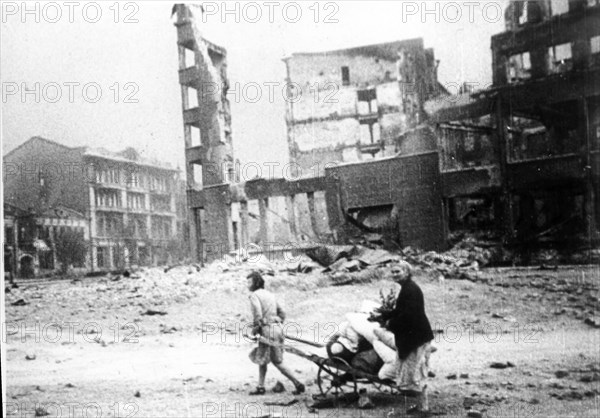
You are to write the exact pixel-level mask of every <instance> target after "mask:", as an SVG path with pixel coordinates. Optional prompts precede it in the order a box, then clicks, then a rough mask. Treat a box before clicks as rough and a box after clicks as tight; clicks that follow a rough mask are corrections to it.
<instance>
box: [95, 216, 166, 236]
mask: <svg viewBox="0 0 600 418" xmlns="http://www.w3.org/2000/svg"><path fill="white" fill-rule="evenodd" d="M150 223H151V236H148V227H147V225H148V224H147V218H146V217H130V219H129V228H127V229H126V228H125V223H124V219H123V217H122V216H118V215H116V214H110V215H107V214H99V215H98V217H97V219H96V235H97V236H111V235H113V236H119V237H120V236H123V235H126V234H128V235H132V237H133V238H156V239H167V238H171V235H172V230H171V218H169V217H160V216H153V217H152V218H151V221H150ZM125 238H127V237H125Z"/></svg>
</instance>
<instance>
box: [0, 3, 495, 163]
mask: <svg viewBox="0 0 600 418" xmlns="http://www.w3.org/2000/svg"><path fill="white" fill-rule="evenodd" d="M76 3H77V2H76ZM205 3H206V2H205ZM257 3H258V5H259V6H261V11H262V18H261V20H260V21H259V22H258V23H250V22H247V21H244V14H243V13H242V10H243V7H244V3H239V6H238V7H239V10H240V12H239V16H240V22H239V23H236V22H235V19H236V17H235V15H226V16H221V15H220V13H219V12H220V11H222V8H223V3H222V2H214V3H211V5H207V6H206V7H205V8H206V9H207V10H213V9H214V8H217V9H218V11H217V15H212V16H207V17H206V20H207V21H206V24H205V25H202V28H201V30H202V32H203V33H204V35H205V36H206V37H207V38H208V39H209V40H211V41H213V42H215V43H217V44H219V45H221V46H224V47H225V48H227V50H228V72H229V78H230V82H231V84H232V85H234V83H240V85H241V86H244V85H245V83H250V82H256V83H259V84H260V85H263V83H264V82H278V83H280V85H283V80H284V77H285V66H284V64H283V62H282V61H281V58H282V57H283V56H285V55H286V54H290V53H293V52H307V51H319V50H329V49H338V48H346V47H352V46H359V45H367V44H372V43H380V42H390V41H395V40H401V39H407V38H414V37H423V38H424V40H425V46H426V47H433V48H434V49H435V56H436V59H438V60H440V67H439V78H440V81H441V82H442V83H457V82H458V83H460V82H462V81H469V82H476V83H481V85H485V84H488V83H490V81H491V50H490V42H491V41H490V36H491V35H493V34H495V33H499V32H502V31H503V30H504V19H503V16H498V17H496V14H497V13H498V11H499V10H500V9H501V10H502V11H503V10H504V8H505V6H506V4H507V1H506V0H499V1H494V2H491V1H484V2H460V1H459V2H455V3H453V4H452V5H449V3H450V2H438V5H437V6H436V5H435V2H433V1H428V2H426V3H424V2H420V1H419V2H404V3H405V4H404V5H403V4H402V3H401V2H392V1H387V2H386V1H383V2H376V1H368V2H367V1H352V2H335V4H333V2H330V3H332V5H329V6H327V8H326V6H325V2H322V3H320V4H318V8H319V10H320V14H319V18H318V20H319V22H318V23H315V22H314V17H315V16H314V6H313V5H314V2H312V1H310V2H299V3H298V4H299V5H300V9H301V11H302V16H301V17H300V19H299V21H298V22H296V23H291V22H287V21H286V19H285V18H284V15H283V12H282V9H283V5H284V4H285V2H284V3H278V5H277V6H274V7H275V8H274V14H273V20H274V21H273V23H269V15H268V13H269V8H268V6H265V5H263V3H264V2H262V1H259V2H257ZM406 3H411V4H410V5H407V4H406ZM85 4H86V3H84V2H81V3H78V5H77V6H75V8H74V9H73V10H74V13H73V19H72V20H73V21H72V22H70V17H69V8H68V7H69V6H67V5H65V3H63V2H56V3H54V5H58V8H60V11H61V12H62V16H61V17H60V19H59V20H58V22H56V23H51V22H49V21H48V20H54V19H55V16H56V11H57V10H58V8H57V7H54V5H48V6H45V3H39V6H38V7H39V20H40V22H39V23H38V22H35V18H36V14H35V12H34V13H32V14H29V15H22V3H21V2H3V3H2V9H3V10H2V13H3V14H2V26H1V29H2V31H1V40H0V42H1V52H0V55H1V63H2V64H1V66H2V69H1V70H2V71H1V78H2V87H3V97H2V134H3V144H2V147H3V153H6V152H8V151H10V150H11V149H13V148H15V147H16V146H18V145H19V144H21V143H23V142H24V141H26V140H27V139H28V138H30V137H32V136H36V135H39V136H43V137H46V138H48V139H52V140H55V141H58V142H61V143H64V144H65V145H69V146H83V145H90V146H103V147H105V148H107V149H109V150H113V151H119V150H121V149H123V148H125V147H126V146H133V147H135V148H137V149H138V150H139V151H140V152H142V153H143V154H144V155H145V156H146V157H148V158H157V159H160V160H163V161H166V162H170V163H172V164H174V165H179V166H180V167H182V168H183V161H184V159H183V127H182V114H181V96H180V88H179V84H178V78H177V77H178V75H177V70H178V58H177V36H176V29H175V27H174V26H173V24H172V21H171V20H170V15H171V8H172V6H173V4H174V3H170V2H169V3H166V2H135V3H133V2H131V4H130V5H129V6H127V8H125V7H126V6H125V4H124V3H121V4H120V5H119V6H120V7H119V10H120V13H119V17H118V20H119V22H118V23H115V22H114V18H115V14H114V9H115V8H114V6H112V5H113V4H114V3H113V2H101V3H100V10H101V11H102V16H101V17H100V18H99V21H98V22H96V23H91V22H88V21H86V19H85V18H84V17H86V18H88V20H93V19H94V17H95V9H94V7H93V5H92V6H88V8H87V9H86V10H87V12H86V14H85V16H84V14H83V7H84V5H85ZM469 4H470V5H469ZM423 5H425V6H426V7H427V8H428V9H429V10H435V8H436V7H437V9H438V14H437V15H436V14H435V13H432V14H428V15H423V14H422V13H421V12H422V11H423ZM454 5H458V6H460V11H461V15H462V16H461V17H460V19H458V21H457V22H456V23H450V22H448V20H457V19H456V16H457V14H456V8H455V7H454ZM111 6H112V7H113V8H112V9H111ZM311 6H312V7H313V9H311ZM28 7H29V8H30V9H32V10H35V9H34V7H35V5H34V3H32V4H29V5H28ZM44 7H45V8H44ZM227 7H229V8H230V9H233V8H234V7H235V6H234V4H233V2H228V6H227ZM15 8H16V9H17V13H16V14H15V15H12V14H10V13H12V11H13V10H15ZM336 8H337V11H336ZM415 8H416V9H415ZM136 9H137V10H136ZM286 10H287V13H288V14H287V15H286V16H287V17H288V20H291V19H293V18H294V9H293V7H292V6H288V8H287V9H286ZM245 11H246V12H247V13H246V16H247V17H248V18H250V19H253V18H254V16H255V9H253V8H251V7H250V6H246V9H245ZM411 11H415V14H413V15H409V14H408V12H411ZM470 11H472V17H473V19H471V16H470V15H469V14H470ZM331 12H335V13H334V16H333V18H335V19H337V20H338V22H337V23H325V22H324V19H325V17H326V15H328V14H329V13H331ZM130 13H133V16H132V17H133V18H134V19H137V21H138V22H137V23H124V22H123V21H124V20H125V17H126V16H127V15H129V14H130ZM444 16H445V17H446V18H447V19H444ZM486 17H487V18H486ZM436 19H437V20H438V21H439V22H437V23H436V21H435V20H436ZM69 82H78V83H80V85H79V86H73V93H74V94H73V103H70V101H69V87H68V85H65V84H64V83H69ZM128 82H131V83H135V85H136V86H138V87H139V90H138V91H137V92H136V93H135V94H134V96H133V98H135V99H137V100H138V103H124V99H125V96H126V95H127V94H128V93H131V92H133V87H132V86H130V87H129V88H128V89H126V88H125V83H128ZM14 83H16V86H17V87H16V88H18V89H19V91H18V92H17V94H15V95H7V92H9V91H10V89H12V88H14V87H15V84H14ZM22 83H26V84H27V85H28V86H29V88H33V86H34V83H39V87H40V92H41V94H40V103H36V102H35V96H34V95H27V96H25V97H24V98H23V97H22V96H21V94H20V93H21V88H22ZM49 83H58V85H59V86H60V88H61V90H60V91H61V94H62V96H61V98H60V99H58V100H57V101H56V102H55V103H52V102H51V101H52V100H54V98H55V97H56V89H55V88H54V87H53V84H49ZM86 83H98V85H99V86H100V88H101V89H102V96H101V98H100V99H99V101H98V102H96V103H87V102H86V100H85V98H84V94H83V92H82V86H83V85H84V84H86ZM115 83H119V89H118V90H119V91H120V95H119V98H118V102H117V103H115V102H114V99H115V94H114V92H115V87H116V85H115ZM111 86H112V90H111ZM44 92H45V93H46V94H45V95H44V94H43V93H44ZM275 92H276V95H275V98H276V100H275V101H274V102H273V103H269V100H268V97H267V93H268V90H267V88H265V89H264V90H263V96H262V99H261V100H260V101H259V102H258V103H249V102H248V101H245V100H243V98H242V97H240V99H239V100H237V101H236V100H235V97H233V96H230V100H231V102H232V103H231V104H232V118H233V142H234V149H235V156H236V158H239V159H240V160H241V161H242V162H258V163H259V164H261V163H263V162H267V161H278V162H285V161H286V159H287V140H286V133H285V132H286V130H285V120H284V109H285V106H284V102H283V99H282V96H281V88H276V89H275ZM94 96H95V89H94V88H93V87H90V88H89V89H88V91H87V96H85V97H88V98H90V99H93V97H94ZM282 164H283V163H282Z"/></svg>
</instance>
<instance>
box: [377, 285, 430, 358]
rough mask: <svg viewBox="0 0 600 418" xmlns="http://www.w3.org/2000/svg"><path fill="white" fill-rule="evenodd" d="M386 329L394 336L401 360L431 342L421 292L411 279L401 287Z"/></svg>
mask: <svg viewBox="0 0 600 418" xmlns="http://www.w3.org/2000/svg"><path fill="white" fill-rule="evenodd" d="M388 329H389V330H390V331H392V333H393V334H394V337H395V339H396V348H397V349H398V356H399V357H400V359H401V360H404V359H406V357H408V355H409V354H410V352H411V351H413V350H415V349H416V348H418V347H419V346H421V345H423V344H425V343H427V342H429V341H431V340H433V331H432V330H431V325H430V324H429V320H428V319H427V315H425V302H424V300H423V292H422V291H421V288H420V287H419V286H418V285H417V284H416V283H415V282H413V281H412V279H408V280H407V281H406V283H404V284H403V285H402V289H401V290H400V294H399V295H398V299H396V306H395V307H394V310H393V311H392V314H391V319H390V321H389V323H388Z"/></svg>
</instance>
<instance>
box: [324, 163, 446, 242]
mask: <svg viewBox="0 0 600 418" xmlns="http://www.w3.org/2000/svg"><path fill="white" fill-rule="evenodd" d="M438 164H439V162H438V156H437V152H429V153H423V154H417V155H412V156H403V157H402V156H397V157H394V158H388V159H382V160H374V161H370V162H365V163H361V164H346V165H342V166H339V167H332V168H330V169H327V177H328V178H329V181H328V183H327V209H328V218H329V222H330V228H331V230H332V233H333V234H334V237H335V239H336V240H337V241H339V242H346V241H348V240H349V239H352V237H355V236H357V235H361V234H364V233H365V232H380V233H389V232H390V230H392V231H395V234H392V235H393V237H392V238H393V239H394V241H395V243H396V245H399V246H402V247H403V246H407V245H410V246H415V247H419V248H423V249H441V248H443V247H444V246H445V240H444V226H443V214H442V194H441V182H440V178H439V167H438ZM387 213H389V221H388V222H387V223H386V222H385V221H383V220H382V219H385V216H386V214H387ZM349 217H352V218H353V219H349ZM368 223H370V225H367V224H368ZM361 224H362V225H363V226H362V227H361V226H360V225H361ZM378 225H379V227H380V229H379V230H375V231H373V227H377V226H378ZM365 227H366V228H365ZM375 229H377V228H375ZM384 229H385V230H384Z"/></svg>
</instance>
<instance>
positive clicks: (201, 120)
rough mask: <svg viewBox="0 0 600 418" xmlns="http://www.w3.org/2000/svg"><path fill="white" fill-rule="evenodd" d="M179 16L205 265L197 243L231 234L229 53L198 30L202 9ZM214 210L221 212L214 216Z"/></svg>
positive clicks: (192, 188)
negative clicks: (227, 209) (226, 202)
mask: <svg viewBox="0 0 600 418" xmlns="http://www.w3.org/2000/svg"><path fill="white" fill-rule="evenodd" d="M174 12H175V14H176V21H175V26H176V27H177V45H178V50H179V84H180V85H181V102H182V108H183V129H184V139H185V159H186V174H187V196H188V206H189V209H190V210H189V213H190V215H189V218H190V219H189V222H190V231H191V233H190V241H191V250H192V258H193V259H194V260H202V259H203V255H202V251H203V248H202V247H203V245H202V240H198V238H200V237H203V236H219V237H224V236H229V237H230V236H231V234H232V231H231V219H230V218H231V213H222V208H223V206H222V205H220V204H219V203H218V202H219V201H220V200H222V199H223V198H226V196H227V195H228V191H229V183H230V182H232V181H233V172H234V170H233V147H232V141H231V114H230V108H229V101H228V99H227V90H228V87H229V84H228V79H227V51H226V50H225V49H224V48H222V47H220V46H217V45H215V44H213V43H211V42H209V41H208V40H206V39H204V38H203V36H202V34H201V33H200V31H199V29H198V25H197V21H199V20H200V19H201V13H202V8H201V7H200V6H198V7H195V6H188V5H184V4H178V5H176V6H175V8H174ZM215 204H216V205H218V207H215V208H214V209H215V210H212V211H211V210H210V209H211V206H212V205H215ZM225 207H228V206H227V205H225ZM211 214H212V217H211ZM229 241H230V242H231V239H230V240H229Z"/></svg>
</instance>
